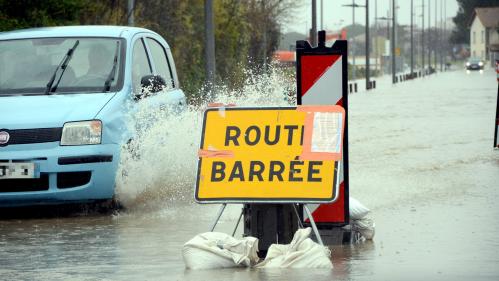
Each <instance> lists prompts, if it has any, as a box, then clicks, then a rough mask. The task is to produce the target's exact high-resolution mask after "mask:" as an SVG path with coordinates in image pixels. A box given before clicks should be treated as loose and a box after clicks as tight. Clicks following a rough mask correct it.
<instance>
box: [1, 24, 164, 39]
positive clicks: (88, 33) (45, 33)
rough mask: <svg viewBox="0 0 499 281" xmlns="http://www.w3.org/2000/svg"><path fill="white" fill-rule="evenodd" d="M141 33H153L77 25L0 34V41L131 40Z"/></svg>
mask: <svg viewBox="0 0 499 281" xmlns="http://www.w3.org/2000/svg"><path fill="white" fill-rule="evenodd" d="M141 32H147V33H153V34H156V32H153V31H151V30H148V29H145V28H139V27H130V26H110V25H86V26H85V25H79V26H58V27H40V28H28V29H19V30H13V31H7V32H0V40H11V39H24V38H44V37H45V38H46V37H76V36H82V37H92V36H96V37H120V38H125V39H128V38H131V37H132V36H133V35H135V34H137V33H141Z"/></svg>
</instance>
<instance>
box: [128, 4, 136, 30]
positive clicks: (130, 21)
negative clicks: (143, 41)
mask: <svg viewBox="0 0 499 281" xmlns="http://www.w3.org/2000/svg"><path fill="white" fill-rule="evenodd" d="M127 4H128V5H127V16H128V25H129V26H134V24H135V21H134V17H133V14H134V13H133V6H134V0H128V3H127Z"/></svg>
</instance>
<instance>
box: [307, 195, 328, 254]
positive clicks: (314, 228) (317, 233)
mask: <svg viewBox="0 0 499 281" xmlns="http://www.w3.org/2000/svg"><path fill="white" fill-rule="evenodd" d="M303 208H304V209H305V212H306V213H307V216H308V218H309V219H310V224H311V225H312V229H313V230H314V233H315V237H317V241H319V244H321V246H324V243H322V239H321V235H320V234H319V230H318V229H317V226H316V225H315V221H314V217H313V216H312V213H311V212H310V210H309V209H308V206H307V204H303Z"/></svg>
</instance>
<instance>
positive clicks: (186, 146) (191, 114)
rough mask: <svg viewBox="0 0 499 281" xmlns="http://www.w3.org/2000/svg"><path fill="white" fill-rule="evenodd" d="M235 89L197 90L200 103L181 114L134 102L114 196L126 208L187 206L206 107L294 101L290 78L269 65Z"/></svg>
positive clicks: (291, 75)
mask: <svg viewBox="0 0 499 281" xmlns="http://www.w3.org/2000/svg"><path fill="white" fill-rule="evenodd" d="M246 74H247V77H248V78H247V79H246V80H245V81H244V83H243V86H242V87H241V88H240V89H238V90H233V89H230V88H229V87H227V86H225V85H220V86H216V87H213V89H212V91H209V92H207V91H206V88H202V89H200V91H199V95H198V96H199V97H200V99H199V100H198V101H196V102H195V103H196V105H190V106H188V107H187V109H186V110H184V111H183V112H181V113H174V112H173V111H172V110H168V109H164V108H163V109H159V108H158V109H154V108H151V107H150V106H148V104H147V103H141V102H138V104H136V109H135V110H133V111H132V112H133V113H131V114H130V121H129V122H128V126H129V128H130V129H131V130H134V131H135V132H136V136H135V137H134V139H133V141H132V142H130V143H129V144H128V145H127V146H126V148H124V149H122V152H121V161H120V166H119V169H118V173H117V179H116V183H117V197H118V200H120V202H121V203H122V204H124V205H125V207H127V208H156V207H155V206H157V204H160V205H161V206H164V205H165V204H175V203H178V202H180V203H183V204H188V203H191V202H193V194H194V186H195V180H196V169H197V151H198V149H199V142H200V139H201V130H202V122H203V112H204V109H206V107H207V106H208V104H209V103H212V102H217V103H224V104H229V103H233V104H236V105H237V106H289V105H294V103H295V93H296V85H295V80H294V76H293V74H292V73H290V72H286V71H284V70H282V69H280V68H277V67H272V68H271V69H270V70H269V71H268V72H267V73H263V74H255V73H254V72H252V71H247V73H246Z"/></svg>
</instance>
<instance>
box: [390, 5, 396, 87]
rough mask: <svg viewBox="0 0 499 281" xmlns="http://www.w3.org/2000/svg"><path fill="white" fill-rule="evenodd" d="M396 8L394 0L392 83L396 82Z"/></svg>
mask: <svg viewBox="0 0 499 281" xmlns="http://www.w3.org/2000/svg"><path fill="white" fill-rule="evenodd" d="M395 10H397V7H396V6H395V0H392V25H393V26H392V40H391V43H392V44H391V45H392V83H393V84H395V83H396V81H395V25H396V19H395Z"/></svg>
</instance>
